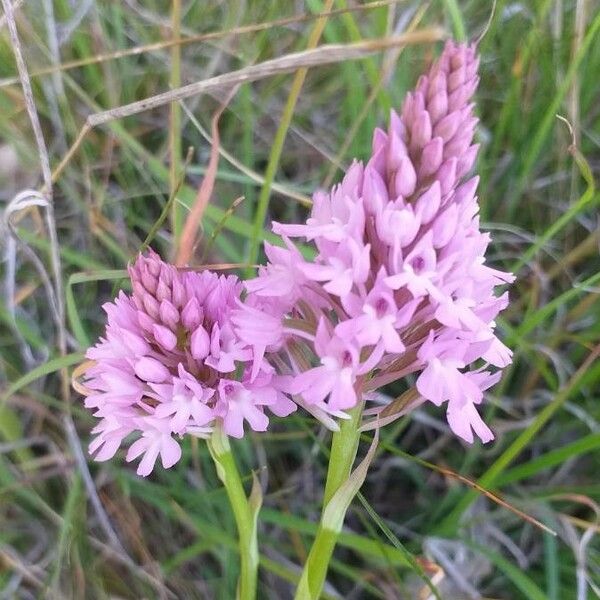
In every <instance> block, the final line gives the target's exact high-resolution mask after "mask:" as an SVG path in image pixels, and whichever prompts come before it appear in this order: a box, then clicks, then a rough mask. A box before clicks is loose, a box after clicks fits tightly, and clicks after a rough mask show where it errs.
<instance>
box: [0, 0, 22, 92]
mask: <svg viewBox="0 0 600 600" xmlns="http://www.w3.org/2000/svg"><path fill="white" fill-rule="evenodd" d="M24 1H25V0H15V2H14V3H13V5H12V9H13V13H14V12H15V10H17V9H18V8H21V4H23V2H24ZM5 25H6V15H2V16H1V17H0V29H2V28H3V27H4V26H5ZM18 82H19V78H18V77H14V78H12V79H11V83H18Z"/></svg>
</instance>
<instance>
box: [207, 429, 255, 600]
mask: <svg viewBox="0 0 600 600" xmlns="http://www.w3.org/2000/svg"><path fill="white" fill-rule="evenodd" d="M208 448H209V450H210V454H211V456H212V459H213V461H214V463H215V466H216V468H217V475H218V476H219V479H220V480H221V482H222V483H223V485H224V486H225V489H226V491H227V497H228V498H229V504H230V505H231V509H232V511H233V515H234V517H235V522H236V526H237V530H238V545H239V554H240V576H239V580H238V587H237V599H238V600H254V599H255V598H256V584H257V580H258V560H259V555H258V540H257V517H258V511H259V509H260V505H261V493H260V487H258V486H256V485H254V486H253V488H252V492H251V494H250V497H247V496H246V492H245V491H244V486H243V484H242V480H241V477H240V473H239V471H238V469H237V466H236V463H235V458H234V456H233V453H232V452H231V447H230V446H229V439H228V437H227V434H226V433H225V432H224V431H223V430H222V428H221V427H216V428H215V430H214V432H213V434H212V437H211V438H210V439H209V441H208Z"/></svg>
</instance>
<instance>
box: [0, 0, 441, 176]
mask: <svg viewBox="0 0 600 600" xmlns="http://www.w3.org/2000/svg"><path fill="white" fill-rule="evenodd" d="M2 1H3V2H6V1H7V0H2ZM444 36H445V31H444V30H443V29H441V28H439V27H434V28H431V29H424V30H422V31H418V32H414V33H411V34H406V35H401V36H396V37H390V38H384V39H381V40H372V41H366V42H358V43H356V44H327V45H324V46H320V47H318V48H315V49H314V50H305V51H304V52H297V53H294V54H288V55H286V56H282V57H280V58H274V59H272V60H267V61H264V62H262V63H258V64H256V65H251V66H248V67H244V68H243V69H239V70H238V71H232V72H230V73H224V74H223V75H217V76H216V77H211V78H209V79H205V80H203V81H198V82H196V83H192V84H190V85H186V86H183V87H181V88H178V89H176V90H171V91H169V92H164V93H162V94H158V95H156V96H151V97H150V98H146V99H145V100H139V101H137V102H132V103H131V104H126V105H125V106H121V107H118V108H112V109H110V110H105V111H101V112H98V113H95V114H92V115H89V116H88V118H87V120H86V123H85V124H84V126H83V127H82V129H81V131H80V132H79V135H78V136H77V139H76V140H75V142H74V143H73V145H72V146H71V148H69V151H68V152H67V154H66V155H65V156H64V158H63V159H62V161H61V162H60V163H59V165H58V166H57V167H56V169H55V170H54V172H53V173H52V181H56V180H57V179H58V177H59V176H60V175H61V173H62V172H63V170H64V169H65V167H66V165H67V164H68V163H69V161H70V160H71V158H72V157H73V155H74V154H75V152H76V151H77V149H78V148H79V146H80V145H81V143H82V142H83V140H84V138H85V136H86V135H87V134H88V132H89V131H90V130H91V129H92V128H93V127H96V126H98V125H104V124H106V123H109V122H111V121H115V120H117V119H123V118H125V117H130V116H132V115H136V114H138V113H141V112H144V111H147V110H152V109H154V108H158V107H159V106H164V105H165V104H169V103H170V102H174V101H176V100H183V99H184V98H188V97H190V96H194V95H197V94H204V93H207V92H213V91H216V90H223V89H231V88H232V87H233V86H235V85H237V84H241V83H248V82H251V81H258V80H260V79H265V78H267V77H272V76H273V75H277V74H280V73H288V72H290V71H295V70H297V69H299V68H301V67H316V66H319V65H326V64H331V63H336V62H342V61H346V60H359V59H361V58H365V57H366V56H369V55H371V54H374V53H376V52H379V51H381V50H385V49H386V48H394V47H397V46H405V45H408V44H422V43H431V42H434V41H437V40H440V39H443V38H444Z"/></svg>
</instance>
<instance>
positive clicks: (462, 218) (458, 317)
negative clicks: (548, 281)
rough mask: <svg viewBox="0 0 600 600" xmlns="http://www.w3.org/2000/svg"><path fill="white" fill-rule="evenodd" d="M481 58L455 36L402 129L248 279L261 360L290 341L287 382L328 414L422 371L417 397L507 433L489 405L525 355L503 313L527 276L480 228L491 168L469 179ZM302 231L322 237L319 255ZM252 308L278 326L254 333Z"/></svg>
mask: <svg viewBox="0 0 600 600" xmlns="http://www.w3.org/2000/svg"><path fill="white" fill-rule="evenodd" d="M477 68H478V58H477V56H476V51H475V48H474V47H472V46H466V45H457V44H455V43H453V42H448V43H447V45H446V46H445V49H444V51H443V53H442V55H441V57H440V58H439V60H438V61H437V62H436V63H435V64H434V65H433V67H432V68H431V69H430V71H429V73H428V74H427V75H426V76H423V77H421V79H420V80H419V81H418V83H417V86H416V89H415V90H414V91H413V92H412V93H409V94H408V96H407V98H406V100H405V102H404V105H403V107H402V110H401V112H400V114H396V113H395V112H392V114H391V119H390V124H389V128H388V130H387V131H383V130H380V129H377V130H376V131H375V132H374V136H373V149H372V156H371V157H370V159H369V160H368V162H367V163H366V165H363V164H361V163H359V162H355V163H354V164H353V165H352V166H351V168H350V169H349V170H348V172H347V173H346V175H345V177H344V179H343V181H342V182H341V184H339V185H337V186H336V187H334V188H333V189H332V190H331V192H329V193H325V192H318V193H316V194H315V196H314V204H313V208H312V213H311V216H310V218H309V219H308V220H307V222H306V224H292V225H283V224H279V223H275V224H274V226H273V230H274V232H275V233H277V234H280V235H281V236H282V238H283V242H284V244H285V247H283V248H281V247H275V246H271V245H268V244H267V245H266V253H267V257H268V259H269V262H268V264H267V265H266V266H264V267H262V268H261V269H260V272H259V275H258V277H257V278H255V279H253V280H250V281H248V282H246V284H245V285H246V288H247V291H248V296H247V299H246V303H245V307H244V308H238V309H236V315H235V317H234V323H235V324H236V330H237V334H238V336H239V337H240V338H242V339H244V340H247V341H248V342H249V344H250V345H252V347H253V348H254V350H255V355H256V356H257V357H258V358H259V357H260V356H261V353H262V351H263V350H264V349H265V347H266V348H267V349H269V350H271V351H273V352H278V354H277V357H278V361H279V370H280V373H282V374H283V375H281V376H280V377H279V378H278V383H277V385H278V386H279V387H280V389H282V390H285V391H287V392H288V393H289V394H291V395H293V396H294V398H296V399H297V401H298V402H299V403H300V404H301V405H303V406H304V407H306V408H307V409H309V410H311V411H312V412H314V413H315V414H317V415H318V416H320V417H321V418H322V420H324V422H328V421H327V416H328V415H331V416H338V417H340V416H341V417H343V416H345V411H347V410H348V409H351V408H352V407H354V406H355V405H356V404H357V403H358V402H359V395H360V393H361V392H373V391H374V390H375V389H377V388H378V387H381V386H382V385H384V384H386V383H390V382H392V381H394V380H397V379H399V378H403V377H406V376H407V375H410V374H414V377H415V378H416V393H417V395H416V398H415V401H416V402H422V401H424V400H428V401H430V402H433V403H434V404H436V405H438V406H439V405H442V404H444V403H445V404H446V406H447V408H446V411H447V413H446V414H447V419H448V423H449V425H450V427H451V429H452V430H453V431H454V432H455V433H456V434H457V435H458V436H460V437H461V438H463V439H464V440H466V441H468V442H472V441H473V439H474V437H473V433H475V435H477V436H478V437H479V438H480V439H481V440H482V441H484V442H487V441H489V440H491V439H493V434H492V432H491V431H490V429H489V428H488V427H487V425H485V423H484V422H483V421H482V419H481V417H480V415H479V413H478V410H477V406H478V405H479V404H480V403H481V401H482V397H483V391H484V390H486V389H487V388H489V387H490V386H491V385H493V384H494V383H495V382H496V381H498V379H499V377H500V371H499V369H501V368H502V367H505V366H506V365H507V364H509V362H510V360H511V352H510V351H509V350H508V348H506V347H505V346H504V345H503V344H502V343H501V342H500V341H499V340H498V338H497V337H496V335H495V331H494V328H495V323H494V318H495V317H496V315H497V314H498V313H499V312H500V311H501V310H502V309H503V308H505V307H506V305H507V303H508V296H507V293H503V294H501V295H497V294H496V293H495V289H496V287H497V286H499V285H503V284H507V283H510V282H511V281H512V280H513V277H512V275H510V274H508V273H504V272H501V271H498V270H495V269H493V268H491V267H489V266H487V265H486V264H485V251H486V248H487V246H488V244H489V242H490V236H489V234H487V233H482V232H481V231H480V228H479V217H478V209H479V207H478V202H477V197H476V195H475V193H476V188H477V182H478V178H477V177H470V178H469V177H467V176H468V173H469V172H470V170H471V168H472V166H473V164H474V161H475V158H476V155H477V150H478V145H477V144H474V143H473V133H474V129H475V126H476V123H477V119H476V118H475V117H474V116H473V107H474V105H473V104H472V103H471V98H472V96H473V93H474V91H475V89H476V87H477V84H478V75H477ZM293 237H300V238H304V239H305V240H307V241H309V242H312V243H313V244H314V246H315V247H316V250H317V256H316V258H315V260H313V261H307V260H305V259H304V258H303V257H302V255H301V253H300V252H299V250H298V249H297V248H296V247H295V246H294V244H292V242H291V241H290V239H289V238H293ZM244 311H246V312H247V313H252V314H253V315H254V319H257V320H259V319H265V322H276V325H275V326H274V327H273V328H269V329H267V330H266V334H265V336H262V335H256V332H255V331H254V330H252V331H250V330H248V331H246V330H245V328H244V322H246V323H248V322H249V319H248V318H246V319H245V320H244V319H243V318H242V316H240V315H242V314H243V313H244ZM260 313H262V316H260ZM277 316H278V317H279V318H277ZM274 331H276V332H277V334H278V335H279V339H275V338H274V336H273V335H272V333H273V332H274ZM286 332H287V333H286ZM290 332H293V333H290ZM365 397H366V398H369V395H368V394H367V395H366V396H365Z"/></svg>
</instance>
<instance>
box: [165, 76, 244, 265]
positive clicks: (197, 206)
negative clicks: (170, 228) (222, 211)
mask: <svg viewBox="0 0 600 600" xmlns="http://www.w3.org/2000/svg"><path fill="white" fill-rule="evenodd" d="M237 89H238V88H237V86H236V87H234V88H233V89H232V90H230V91H229V94H227V97H226V98H225V100H224V101H223V103H222V104H221V106H219V108H218V109H217V111H216V112H215V114H214V115H213V118H212V138H213V141H212V145H211V148H210V159H209V161H208V167H207V168H206V173H205V174H204V179H202V183H201V184H200V187H199V189H198V194H197V195H196V200H195V202H194V205H193V206H192V210H191V211H190V213H189V215H188V217H187V219H186V222H185V225H184V227H183V232H182V234H181V240H180V242H179V248H178V249H177V256H176V258H175V264H176V265H177V266H180V267H181V266H183V265H186V264H187V263H189V262H190V259H191V257H192V254H193V253H194V246H195V240H196V232H197V231H198V226H199V225H200V221H201V220H202V215H204V211H205V210H206V205H207V204H208V202H209V200H210V197H211V194H212V191H213V188H214V187H215V180H216V178H217V168H218V166H219V141H220V140H219V119H220V118H221V115H222V114H223V111H224V110H225V108H226V107H227V105H228V104H229V102H230V101H231V99H232V98H233V96H234V95H235V93H236V92H237Z"/></svg>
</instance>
